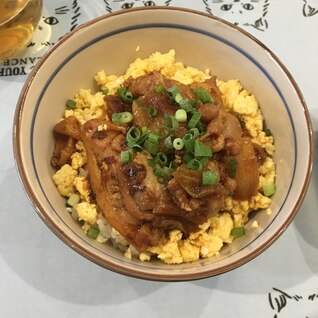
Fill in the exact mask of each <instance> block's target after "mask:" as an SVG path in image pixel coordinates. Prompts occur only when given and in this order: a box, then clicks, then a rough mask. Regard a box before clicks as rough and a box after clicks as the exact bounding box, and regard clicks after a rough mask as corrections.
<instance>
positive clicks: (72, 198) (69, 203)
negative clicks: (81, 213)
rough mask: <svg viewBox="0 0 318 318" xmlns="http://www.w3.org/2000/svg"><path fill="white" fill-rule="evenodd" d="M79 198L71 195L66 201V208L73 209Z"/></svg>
mask: <svg viewBox="0 0 318 318" xmlns="http://www.w3.org/2000/svg"><path fill="white" fill-rule="evenodd" d="M80 199H81V197H80V196H79V195H78V194H76V193H73V194H71V195H70V197H69V198H68V199H67V201H66V206H68V207H74V206H75V205H77V204H78V203H79V202H80Z"/></svg>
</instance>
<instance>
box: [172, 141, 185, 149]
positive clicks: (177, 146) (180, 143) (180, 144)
mask: <svg viewBox="0 0 318 318" xmlns="http://www.w3.org/2000/svg"><path fill="white" fill-rule="evenodd" d="M183 146H184V143H183V140H182V139H181V138H176V139H175V140H174V141H173V148H174V149H176V150H181V149H182V148H183Z"/></svg>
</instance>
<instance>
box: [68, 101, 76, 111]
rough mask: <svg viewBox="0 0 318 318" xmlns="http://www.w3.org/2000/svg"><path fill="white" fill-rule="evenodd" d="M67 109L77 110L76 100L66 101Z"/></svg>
mask: <svg viewBox="0 0 318 318" xmlns="http://www.w3.org/2000/svg"><path fill="white" fill-rule="evenodd" d="M66 107H67V108H68V109H75V108H76V102H75V100H74V99H68V100H67V101H66Z"/></svg>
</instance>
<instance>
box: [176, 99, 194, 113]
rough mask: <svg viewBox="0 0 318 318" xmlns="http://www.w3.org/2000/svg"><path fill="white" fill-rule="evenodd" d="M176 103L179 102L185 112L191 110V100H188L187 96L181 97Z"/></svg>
mask: <svg viewBox="0 0 318 318" xmlns="http://www.w3.org/2000/svg"><path fill="white" fill-rule="evenodd" d="M178 104H179V106H180V107H181V108H182V109H184V110H185V111H186V112H187V113H189V112H192V111H193V106H192V104H191V102H190V101H189V100H188V99H187V98H183V99H181V100H180V102H179V103H178Z"/></svg>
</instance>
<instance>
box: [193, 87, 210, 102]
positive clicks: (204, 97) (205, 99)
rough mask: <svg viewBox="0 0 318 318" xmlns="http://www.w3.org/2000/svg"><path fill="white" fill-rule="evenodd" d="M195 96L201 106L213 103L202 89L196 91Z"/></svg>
mask: <svg viewBox="0 0 318 318" xmlns="http://www.w3.org/2000/svg"><path fill="white" fill-rule="evenodd" d="M195 94H196V95H197V96H198V98H199V99H200V101H201V102H202V103H203V104H206V103H213V102H214V100H213V97H212V96H211V95H210V94H209V93H208V92H207V91H206V90H205V89H204V88H203V87H200V88H198V89H196V90H195Z"/></svg>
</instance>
